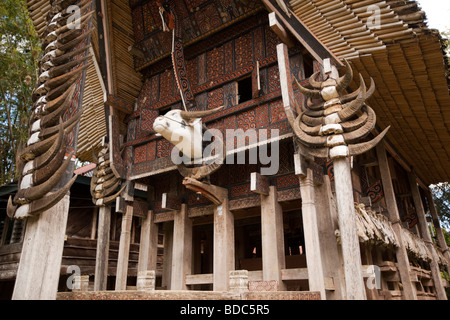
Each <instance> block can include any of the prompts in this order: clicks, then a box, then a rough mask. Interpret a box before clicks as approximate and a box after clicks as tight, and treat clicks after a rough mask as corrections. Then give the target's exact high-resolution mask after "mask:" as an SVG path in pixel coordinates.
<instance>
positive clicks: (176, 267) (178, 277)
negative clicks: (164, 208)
mask: <svg viewBox="0 0 450 320" xmlns="http://www.w3.org/2000/svg"><path fill="white" fill-rule="evenodd" d="M191 271H192V221H191V219H190V218H189V217H188V210H187V205H186V204H184V203H183V204H182V205H181V210H180V211H178V212H176V213H175V214H174V220H173V249H172V279H171V283H170V289H171V290H186V289H187V286H186V275H190V274H191Z"/></svg>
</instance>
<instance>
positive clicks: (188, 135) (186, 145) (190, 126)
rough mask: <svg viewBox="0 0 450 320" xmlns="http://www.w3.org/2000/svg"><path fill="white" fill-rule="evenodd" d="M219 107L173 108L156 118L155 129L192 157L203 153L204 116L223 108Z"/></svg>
mask: <svg viewBox="0 0 450 320" xmlns="http://www.w3.org/2000/svg"><path fill="white" fill-rule="evenodd" d="M222 108H223V107H219V108H216V109H212V110H207V111H182V110H171V111H169V112H167V113H166V114H165V115H161V116H159V117H157V118H156V119H155V122H154V123H153V129H154V130H155V131H156V132H157V133H159V134H161V135H162V136H163V137H164V138H165V139H167V140H168V141H169V142H170V143H172V144H173V145H174V146H176V147H177V148H178V149H179V150H180V151H181V152H182V153H183V154H184V155H185V156H187V157H189V158H190V159H200V158H202V155H203V150H202V142H203V134H202V128H203V123H202V118H203V117H206V116H208V115H211V114H214V113H216V112H218V111H219V110H221V109H222Z"/></svg>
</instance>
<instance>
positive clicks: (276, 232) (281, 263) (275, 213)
mask: <svg viewBox="0 0 450 320" xmlns="http://www.w3.org/2000/svg"><path fill="white" fill-rule="evenodd" d="M261 236H262V239H261V246H262V268H263V280H264V281H271V280H276V281H277V282H278V285H279V288H280V290H284V288H285V285H284V283H283V281H282V278H281V270H282V269H284V268H285V267H286V262H285V257H284V230H283V210H282V208H281V206H280V204H279V203H278V200H277V190H276V188H275V187H274V186H270V187H269V192H268V195H267V196H265V195H261Z"/></svg>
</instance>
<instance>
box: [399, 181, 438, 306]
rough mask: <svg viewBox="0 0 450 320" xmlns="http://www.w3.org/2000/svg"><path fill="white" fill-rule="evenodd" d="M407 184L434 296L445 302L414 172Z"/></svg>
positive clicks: (436, 260) (436, 259)
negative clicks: (414, 209) (432, 284)
mask: <svg viewBox="0 0 450 320" xmlns="http://www.w3.org/2000/svg"><path fill="white" fill-rule="evenodd" d="M408 179H409V184H410V187H411V192H412V196H413V201H414V207H415V208H416V215H417V219H418V220H419V228H420V233H421V234H422V238H423V240H424V242H425V245H426V246H427V249H428V251H430V253H431V261H430V269H431V276H432V278H433V282H434V288H435V290H436V296H437V298H438V299H439V300H447V295H446V294H445V289H444V287H443V285H442V281H441V271H440V270H439V265H438V261H439V257H438V255H437V253H436V250H435V248H434V246H433V242H432V240H431V235H430V231H429V229H428V224H427V220H426V217H425V209H424V206H423V203H422V197H421V195H420V191H419V186H418V185H417V180H416V175H415V174H414V172H410V173H408Z"/></svg>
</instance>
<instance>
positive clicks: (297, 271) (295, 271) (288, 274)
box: [281, 268, 308, 280]
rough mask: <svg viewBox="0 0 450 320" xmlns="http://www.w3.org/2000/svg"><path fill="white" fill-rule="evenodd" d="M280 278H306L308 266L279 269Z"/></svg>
mask: <svg viewBox="0 0 450 320" xmlns="http://www.w3.org/2000/svg"><path fill="white" fill-rule="evenodd" d="M281 279H282V280H307V279H308V268H292V269H282V270H281Z"/></svg>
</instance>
